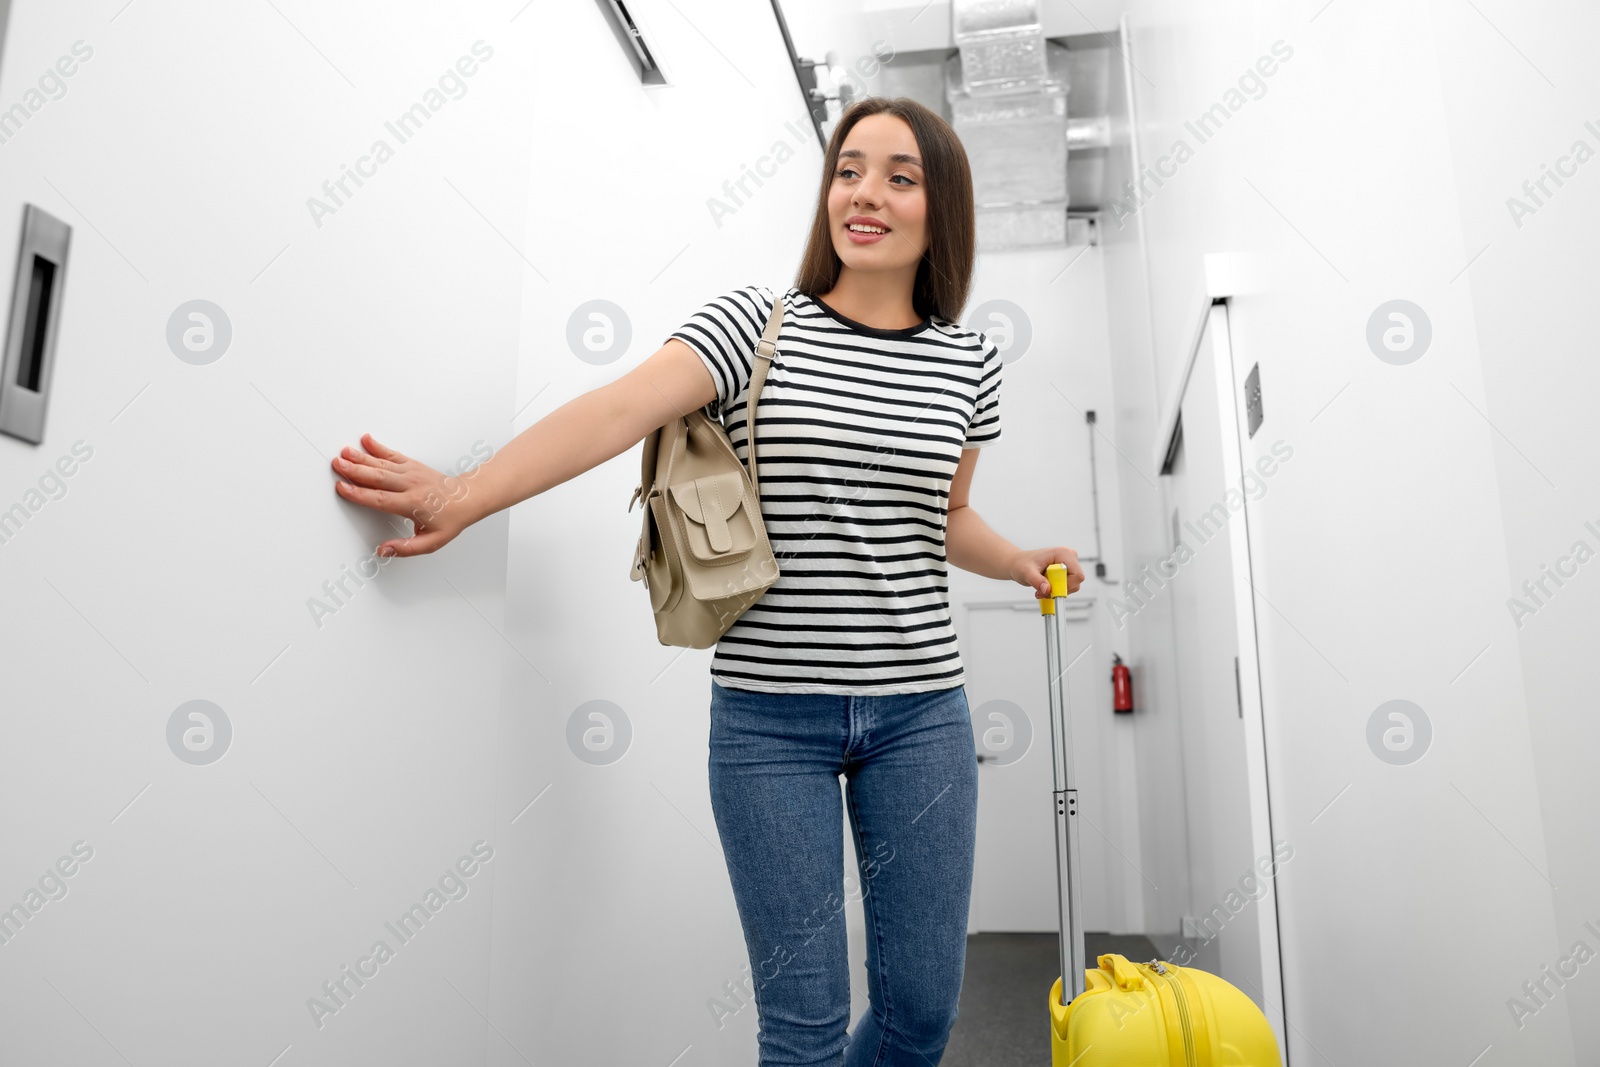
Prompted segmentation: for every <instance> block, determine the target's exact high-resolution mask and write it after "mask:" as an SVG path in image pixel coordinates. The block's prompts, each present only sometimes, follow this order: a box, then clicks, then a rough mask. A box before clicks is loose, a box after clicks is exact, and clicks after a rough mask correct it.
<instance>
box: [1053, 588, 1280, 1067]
mask: <svg viewBox="0 0 1600 1067" xmlns="http://www.w3.org/2000/svg"><path fill="white" fill-rule="evenodd" d="M1045 574H1046V576H1047V577H1048V578H1049V579H1050V593H1051V596H1050V597H1049V598H1047V599H1041V600H1040V601H1039V613H1040V614H1041V615H1043V616H1044V620H1045V658H1046V662H1047V665H1048V667H1049V670H1050V743H1051V749H1052V751H1053V752H1054V754H1055V793H1054V801H1055V809H1056V867H1057V870H1058V871H1059V872H1060V876H1059V879H1058V882H1057V896H1058V903H1059V906H1060V914H1061V926H1060V929H1061V931H1062V935H1061V974H1062V978H1066V977H1069V976H1070V978H1071V981H1072V994H1071V996H1066V995H1065V989H1064V986H1063V981H1062V978H1057V979H1056V980H1055V982H1054V984H1052V985H1051V986H1050V998H1049V1004H1050V1064H1051V1067H1111V1065H1113V1064H1114V1065H1116V1067H1282V1064H1283V1060H1282V1058H1281V1057H1280V1056H1279V1053H1278V1041H1277V1037H1276V1036H1275V1035H1274V1034H1273V1032H1272V1024H1271V1023H1269V1022H1268V1021H1267V1017H1266V1016H1265V1015H1263V1014H1262V1013H1261V1009H1260V1008H1258V1007H1256V1005H1255V1002H1254V1001H1252V1000H1251V999H1250V998H1249V997H1247V996H1245V994H1244V993H1242V992H1240V991H1239V990H1238V989H1237V988H1235V987H1234V986H1232V985H1231V984H1229V983H1228V982H1226V981H1224V980H1223V979H1221V978H1219V977H1217V976H1216V975H1214V974H1208V973H1207V972H1205V971H1198V970H1195V969H1194V968H1193V967H1180V966H1178V965H1177V964H1175V963H1169V962H1167V961H1166V960H1151V961H1150V962H1149V963H1133V962H1130V961H1129V960H1128V959H1127V957H1125V956H1121V955H1118V954H1116V953H1108V954H1106V955H1104V956H1101V957H1100V958H1099V959H1098V960H1097V961H1096V963H1097V966H1096V967H1095V968H1093V969H1092V970H1091V969H1088V968H1087V966H1086V960H1085V958H1084V947H1083V911H1082V908H1081V907H1080V906H1079V898H1081V897H1082V895H1083V894H1082V891H1081V890H1082V882H1081V881H1080V876H1079V873H1078V825H1077V818H1076V816H1077V814H1078V790H1077V778H1076V776H1075V775H1074V774H1073V771H1072V740H1071V733H1070V730H1069V726H1070V724H1069V721H1068V719H1067V714H1066V693H1065V688H1066V687H1065V686H1064V685H1063V683H1062V681H1061V675H1062V666H1061V632H1060V620H1059V619H1058V618H1057V616H1056V600H1057V599H1058V598H1060V597H1065V596H1066V595H1067V568H1066V567H1065V566H1064V565H1063V564H1060V563H1052V564H1051V565H1050V566H1049V567H1047V568H1046V569H1045Z"/></svg>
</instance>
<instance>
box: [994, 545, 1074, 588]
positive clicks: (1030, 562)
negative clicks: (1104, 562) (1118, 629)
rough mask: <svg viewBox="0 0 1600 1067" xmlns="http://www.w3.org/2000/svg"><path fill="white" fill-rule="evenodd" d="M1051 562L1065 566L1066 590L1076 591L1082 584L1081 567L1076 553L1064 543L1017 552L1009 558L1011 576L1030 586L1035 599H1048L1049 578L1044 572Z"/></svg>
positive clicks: (1014, 579)
mask: <svg viewBox="0 0 1600 1067" xmlns="http://www.w3.org/2000/svg"><path fill="white" fill-rule="evenodd" d="M1052 563H1060V564H1062V565H1064V566H1065V567H1066V568H1067V592H1068V593H1076V592H1077V591H1078V587H1079V586H1081V585H1082V584H1083V580H1084V574H1083V568H1082V567H1081V566H1079V564H1078V553H1077V552H1076V551H1075V550H1073V549H1070V548H1068V547H1066V546H1065V545H1057V546H1056V547H1054V548H1034V549H1025V550H1023V551H1021V552H1018V553H1017V554H1016V555H1015V556H1014V557H1012V560H1011V578H1012V580H1013V581H1016V582H1019V583H1021V584H1022V585H1026V586H1028V587H1029V588H1031V589H1032V590H1033V595H1034V597H1035V598H1036V599H1039V600H1048V599H1050V579H1049V578H1047V577H1046V576H1045V573H1044V572H1045V568H1046V567H1048V566H1050V564H1052Z"/></svg>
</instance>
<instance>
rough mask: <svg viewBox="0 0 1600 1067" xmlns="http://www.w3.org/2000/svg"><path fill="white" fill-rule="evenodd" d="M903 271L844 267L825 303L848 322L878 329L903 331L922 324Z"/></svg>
mask: <svg viewBox="0 0 1600 1067" xmlns="http://www.w3.org/2000/svg"><path fill="white" fill-rule="evenodd" d="M914 279H915V275H914V274H913V275H912V276H911V277H910V278H908V277H906V275H905V274H904V272H898V271H897V272H893V273H890V272H874V273H872V274H861V273H858V272H855V271H852V270H850V269H849V268H848V267H845V268H843V269H841V270H840V271H839V279H838V281H836V282H834V283H833V288H832V289H830V290H828V291H827V292H826V293H823V294H821V299H822V302H823V303H825V304H827V305H828V306H829V307H831V308H833V310H835V311H837V312H838V313H839V314H841V315H843V316H844V317H845V318H847V319H854V320H856V321H857V322H859V323H861V324H862V325H864V326H871V327H872V328H873V329H878V330H904V329H909V328H910V327H912V326H916V325H917V324H919V323H920V322H922V316H921V315H919V314H917V311H916V308H915V307H914V306H913V305H912V302H911V282H912V281H913V280H914Z"/></svg>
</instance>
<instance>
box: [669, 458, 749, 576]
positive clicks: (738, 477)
mask: <svg viewBox="0 0 1600 1067" xmlns="http://www.w3.org/2000/svg"><path fill="white" fill-rule="evenodd" d="M744 478H745V476H744V472H743V471H738V470H733V471H722V472H719V473H717V474H706V475H702V476H701V477H699V478H695V479H694V480H693V481H688V482H680V483H678V484H677V485H674V486H672V487H671V495H672V503H673V510H675V511H676V512H677V513H678V514H680V515H681V516H682V517H683V520H684V522H683V529H684V540H685V542H686V543H687V546H688V549H689V551H690V553H691V554H693V556H694V558H695V559H696V560H698V561H699V562H701V563H704V564H708V565H716V564H720V563H734V562H737V561H739V560H741V559H744V558H745V557H746V556H748V555H749V554H750V551H751V549H753V548H754V547H755V545H756V531H755V526H754V524H753V523H752V521H751V518H750V512H749V508H748V507H747V501H746V499H745V480H744Z"/></svg>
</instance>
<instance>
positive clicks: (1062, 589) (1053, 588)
mask: <svg viewBox="0 0 1600 1067" xmlns="http://www.w3.org/2000/svg"><path fill="white" fill-rule="evenodd" d="M1044 576H1045V577H1046V578H1048V579H1050V596H1049V597H1048V598H1043V597H1042V598H1040V600H1039V614H1040V615H1054V614H1055V613H1056V601H1055V598H1056V597H1058V596H1066V595H1067V565H1066V564H1065V563H1052V564H1050V566H1048V567H1046V568H1045V569H1044Z"/></svg>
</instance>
